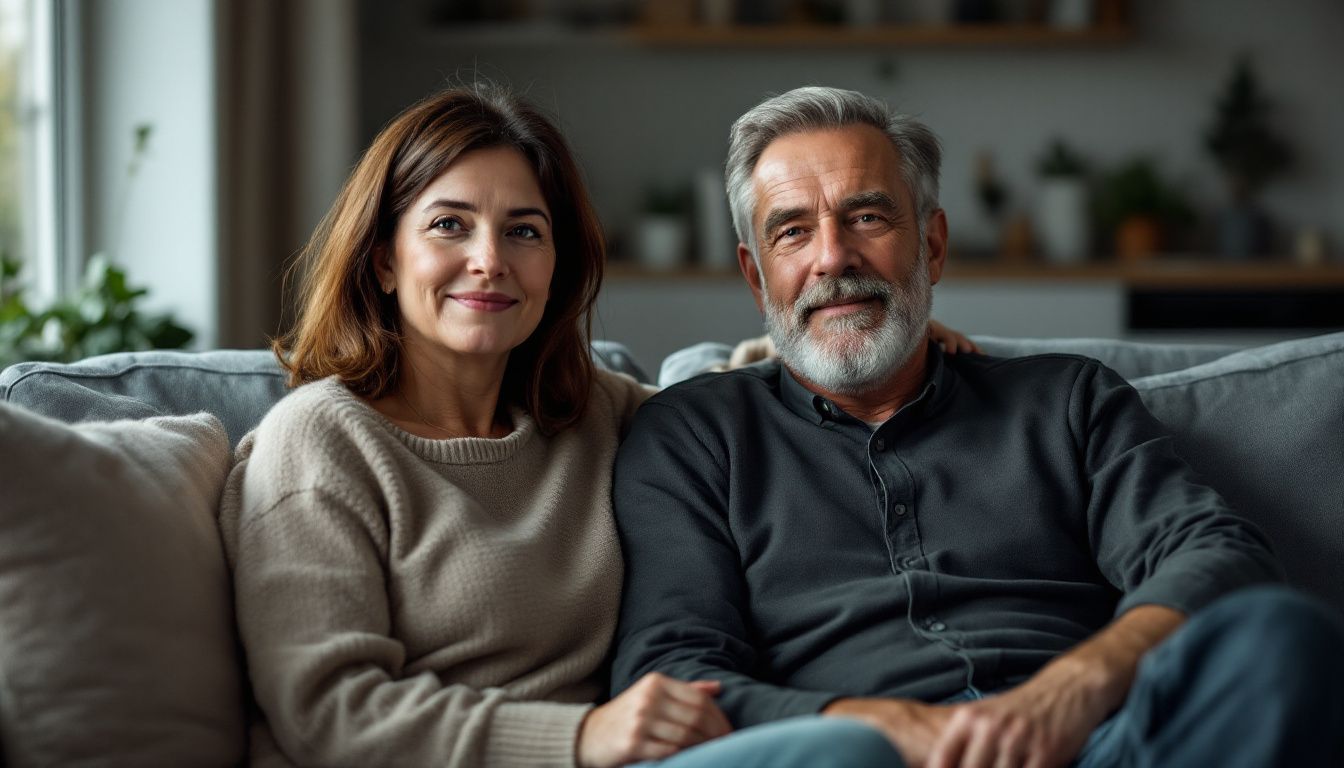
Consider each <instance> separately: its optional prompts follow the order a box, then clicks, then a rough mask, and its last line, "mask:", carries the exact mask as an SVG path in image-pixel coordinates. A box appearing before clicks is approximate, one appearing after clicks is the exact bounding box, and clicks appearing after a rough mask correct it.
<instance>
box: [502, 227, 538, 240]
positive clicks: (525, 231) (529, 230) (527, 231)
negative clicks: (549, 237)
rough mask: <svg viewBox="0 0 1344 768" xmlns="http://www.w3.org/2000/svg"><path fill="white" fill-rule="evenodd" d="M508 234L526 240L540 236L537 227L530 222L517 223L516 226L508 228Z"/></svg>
mask: <svg viewBox="0 0 1344 768" xmlns="http://www.w3.org/2000/svg"><path fill="white" fill-rule="evenodd" d="M509 234H511V235H513V236H514V237H521V238H524V239H526V240H536V239H539V238H540V237H541V232H538V231H537V228H536V227H534V226H532V225H531V224H519V225H518V226H516V227H514V228H513V229H511V230H509Z"/></svg>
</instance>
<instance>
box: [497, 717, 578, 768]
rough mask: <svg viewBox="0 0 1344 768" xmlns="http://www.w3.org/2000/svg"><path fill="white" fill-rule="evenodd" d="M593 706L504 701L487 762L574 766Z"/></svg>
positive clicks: (499, 764) (514, 764)
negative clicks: (581, 728)
mask: <svg viewBox="0 0 1344 768" xmlns="http://www.w3.org/2000/svg"><path fill="white" fill-rule="evenodd" d="M592 708H593V705H591V704H557V703H552V702H543V701H519V702H507V703H504V704H500V705H499V706H498V707H497V708H496V709H495V712H494V717H493V722H492V727H491V728H490V736H489V737H488V739H487V741H486V744H485V764H486V765H491V766H495V765H498V766H519V767H520V768H521V767H522V766H564V767H565V768H571V766H573V765H574V758H575V754H576V747H575V742H576V741H577V740H578V736H579V724H580V723H582V722H583V718H584V716H585V715H587V714H588V711H589V710H591V709H592Z"/></svg>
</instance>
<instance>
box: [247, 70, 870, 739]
mask: <svg viewBox="0 0 1344 768" xmlns="http://www.w3.org/2000/svg"><path fill="white" fill-rule="evenodd" d="M603 258H604V253H603V244H602V236H601V230H600V228H599V225H598V221H597V219H596V216H595V215H594V213H593V210H592V207H591V205H590V204H589V200H588V196H587V193H586V191H585V190H584V188H583V185H582V183H581V181H580V176H579V172H578V168H577V166H576V165H575V163H574V160H573V158H572V156H571V154H570V152H569V150H568V148H567V147H566V145H565V142H564V140H563V139H562V138H561V136H560V134H559V133H558V132H557V131H556V129H555V128H554V127H553V126H552V125H551V124H550V123H549V122H547V121H546V120H545V119H544V118H542V117H541V116H540V115H539V114H538V113H536V112H535V111H534V110H532V109H531V108H529V107H528V106H526V105H524V104H522V103H520V102H518V101H516V100H514V99H512V98H511V97H508V96H506V95H503V94H500V93H497V92H494V91H491V90H484V89H459V90H450V91H445V92H443V93H440V94H438V95H436V96H434V97H432V98H430V99H427V100H425V101H424V102H421V103H420V104H417V105H415V106H413V107H411V108H410V109H409V110H407V111H406V112H404V113H403V114H402V115H400V116H399V117H397V118H396V119H395V120H394V121H393V122H392V123H390V124H389V125H388V126H387V127H386V128H385V129H384V130H383V131H382V132H381V133H380V134H379V136H378V137H377V138H376V139H375V140H374V142H373V144H372V146H371V147H370V148H369V150H368V151H367V153H366V154H365V155H364V157H363V158H362V159H361V161H360V163H359V164H358V166H357V167H356V168H355V170H354V172H353V174H352V175H351V177H350V179H349V181H348V182H347V183H346V185H345V188H344V189H343V190H342V192H341V194H340V197H339V198H338V199H337V201H336V203H335V205H334V206H333V208H332V210H331V211H330V213H329V214H328V215H327V217H326V218H325V220H324V221H323V223H322V225H321V226H320V227H319V228H318V230H317V232H316V233H315V234H314V236H313V239H312V241H311V242H310V243H309V246H308V248H307V250H306V261H307V262H308V273H307V275H306V277H305V282H304V285H303V293H302V296H303V301H302V308H301V313H300V317H299V320H298V323H297V325H296V327H295V328H294V330H293V331H292V332H290V333H289V334H287V335H286V336H285V337H283V338H282V339H280V340H279V341H277V343H276V344H275V351H276V353H277V355H278V356H279V357H280V359H281V363H282V364H283V365H284V366H285V367H286V368H287V369H288V371H289V375H290V383H291V385H294V386H297V389H296V390H295V391H294V392H293V394H291V395H290V396H289V397H287V398H285V399H284V400H282V401H281V402H280V403H279V404H278V405H277V406H276V407H275V409H274V410H272V411H271V413H270V414H268V415H267V417H266V418H265V420H264V421H263V422H262V423H261V425H260V426H259V427H258V428H257V429H256V430H255V431H254V432H253V433H252V434H251V435H249V436H248V437H247V438H245V439H244V441H243V443H242V444H241V445H240V447H239V454H238V459H239V460H238V463H237V464H236V466H235V468H234V470H233V473H232V474H231V476H230V479H229V483H228V486H227V488H226V491H225V498H224V501H223V503H222V512H221V528H222V530H223V535H224V540H225V547H226V551H227V554H228V557H229V560H230V563H231V565H232V567H233V570H234V579H235V591H236V602H237V616H238V623H239V631H240V634H241V637H242V641H243V644H244V648H245V650H246V655H247V661H248V669H249V675H250V678H251V682H252V687H253V691H254V696H255V699H256V703H257V704H258V710H259V711H258V717H257V718H256V723H255V726H254V728H253V759H254V762H271V761H274V762H278V763H284V762H287V761H293V762H296V763H300V764H309V763H311V764H321V765H345V764H350V765H388V764H394V763H395V764H403V763H404V764H408V765H431V764H435V765H442V764H449V765H472V766H476V765H570V764H578V765H584V766H614V765H622V764H626V763H630V762H634V761H639V760H652V759H662V758H666V757H668V756H670V755H673V754H674V753H677V752H679V751H680V750H683V749H685V748H686V747H691V746H693V745H696V744H700V743H701V742H705V741H708V740H711V739H716V738H717V737H719V736H723V735H725V734H727V733H728V732H729V730H730V726H729V724H728V721H727V720H726V718H725V717H724V716H723V714H722V712H720V711H719V709H718V707H717V706H715V704H714V694H715V693H716V691H717V687H716V686H717V684H716V683H712V682H681V681H675V680H670V679H667V678H665V677H662V676H658V675H650V676H649V677H646V678H645V679H644V680H642V681H641V682H640V683H639V684H638V685H636V686H634V687H633V688H631V689H630V690H629V691H627V692H626V693H624V694H622V695H621V696H618V697H617V698H615V699H613V700H611V701H609V702H607V703H605V704H602V705H601V706H594V705H593V704H592V703H591V702H593V701H594V700H596V699H598V698H599V697H600V695H601V693H602V691H603V688H604V681H603V680H602V671H603V669H602V665H603V659H604V656H605V654H606V651H607V645H608V643H609V641H610V639H611V637H612V634H613V631H614V629H615V625H616V619H617V605H618V600H619V592H620V587H621V575H622V563H621V557H620V552H619V550H618V543H617V538H616V534H615V530H614V526H613V523H612V519H611V509H610V473H611V472H610V471H611V464H612V460H613V458H614V455H615V450H616V446H617V441H618V439H619V437H620V435H621V433H622V430H623V429H624V428H625V426H626V424H627V423H628V422H629V420H630V417H631V415H632V414H633V412H634V410H635V408H636V407H638V405H639V403H640V402H641V401H642V400H643V398H644V397H645V396H646V394H647V393H646V391H645V390H644V389H643V388H642V387H640V386H639V385H638V384H636V383H635V382H634V381H633V380H630V379H628V378H626V377H622V376H618V375H615V374H609V373H605V372H602V371H595V370H594V368H593V365H592V363H591V362H590V359H589V356H588V351H587V340H588V329H589V320H588V318H589V312H590V310H591V307H592V303H593V299H594V297H595V295H596V293H597V290H598V285H599V283H600V280H601V274H602V264H603ZM816 720H817V721H818V722H816V723H812V724H810V725H809V728H810V729H811V731H810V732H807V729H803V730H802V731H799V730H797V729H794V730H793V731H791V733H804V732H807V733H809V734H810V735H808V736H807V738H810V739H812V740H813V743H816V744H823V743H824V744H826V745H827V748H828V749H827V751H828V752H829V753H831V755H832V756H833V754H834V753H835V746H836V745H837V744H848V745H849V746H848V747H847V748H846V751H845V752H844V754H847V755H848V756H849V757H850V758H851V759H847V760H846V761H845V764H851V765H854V764H857V765H864V764H866V763H864V762H863V761H864V760H865V759H869V758H867V757H865V755H871V756H873V757H872V758H871V759H877V760H889V759H890V755H891V754H894V753H891V752H890V751H889V750H890V745H886V744H885V740H883V739H881V738H880V737H876V738H875V736H876V734H877V732H876V731H873V730H871V729H868V728H867V727H866V726H861V725H858V724H857V723H848V722H842V721H837V720H831V721H829V722H824V723H823V722H820V720H821V719H820V718H817V719H816ZM750 738H751V737H750V736H749V735H748V736H746V737H745V738H744V736H739V735H735V736H733V737H730V738H727V739H717V740H716V741H714V742H713V743H711V744H707V745H704V746H701V747H699V748H698V749H691V750H688V751H686V752H682V753H681V755H678V756H677V757H676V758H673V761H672V762H670V763H669V764H673V763H675V762H676V761H680V760H685V761H688V762H685V763H684V764H685V765H700V764H712V763H714V762H716V761H717V762H724V761H726V760H732V761H736V760H737V758H734V757H725V755H731V754H732V753H731V752H724V751H723V750H725V749H732V748H733V745H734V743H735V742H736V743H737V744H738V745H739V746H738V747H737V748H738V749H743V747H741V746H740V745H741V744H744V743H745V744H747V745H748V747H747V748H748V749H749V751H751V752H752V753H753V754H760V753H762V752H768V750H769V749H774V748H779V749H784V748H786V747H787V748H788V750H789V754H791V755H793V759H795V760H798V759H801V760H804V761H806V760H808V758H807V753H806V752H805V751H804V750H802V749H801V747H799V746H798V745H796V744H794V745H790V744H789V742H788V739H787V738H771V739H767V740H765V741H764V742H761V741H760V740H759V737H757V739H758V741H756V742H752V741H750ZM790 738H792V737H790ZM714 750H719V751H718V752H717V753H716V752H715V751H714ZM716 755H717V756H716ZM828 759H833V757H828ZM695 760H701V761H702V762H698V763H697V762H692V761H695ZM704 760H708V761H709V762H703V761H704ZM773 762H775V764H787V763H786V762H784V761H782V760H775V761H773ZM799 764H804V763H799ZM813 764H817V763H813Z"/></svg>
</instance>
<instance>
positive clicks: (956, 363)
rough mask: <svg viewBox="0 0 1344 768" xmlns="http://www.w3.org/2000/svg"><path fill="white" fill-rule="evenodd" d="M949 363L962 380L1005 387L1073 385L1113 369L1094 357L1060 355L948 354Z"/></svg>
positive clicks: (1054, 353) (1049, 353)
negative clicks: (1097, 372) (1016, 384)
mask: <svg viewBox="0 0 1344 768" xmlns="http://www.w3.org/2000/svg"><path fill="white" fill-rule="evenodd" d="M946 361H947V362H946V365H948V366H950V367H951V368H952V369H953V370H954V371H955V372H956V374H957V375H958V376H959V377H960V378H962V379H969V380H972V381H982V382H986V383H999V384H1004V385H1010V384H1013V383H1021V384H1024V385H1043V384H1049V383H1055V384H1057V385H1061V386H1063V385H1071V384H1072V383H1073V382H1074V381H1076V380H1077V378H1078V376H1079V375H1081V374H1084V373H1092V372H1096V371H1109V370H1110V369H1108V368H1106V366H1104V365H1103V364H1102V363H1101V362H1100V361H1097V360H1095V359H1093V358H1090V357H1086V356H1084V355H1070V354H1064V353H1060V352H1048V353H1044V354H1039V355H1024V356H1022V357H992V356H990V355H980V354H967V353H960V354H956V355H948V356H947V357H946Z"/></svg>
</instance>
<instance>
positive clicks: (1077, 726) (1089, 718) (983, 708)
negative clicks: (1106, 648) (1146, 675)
mask: <svg viewBox="0 0 1344 768" xmlns="http://www.w3.org/2000/svg"><path fill="white" fill-rule="evenodd" d="M1061 661H1062V659H1061ZM953 710H954V711H953V713H952V716H951V717H950V718H949V719H948V721H947V725H946V726H945V727H944V728H943V731H942V733H941V734H939V736H938V740H937V742H936V743H935V744H934V746H933V749H932V751H931V753H930V754H929V759H928V762H927V763H926V766H927V768H1010V767H1012V768H1016V767H1017V766H1026V768H1056V766H1062V765H1067V764H1068V763H1069V761H1071V760H1073V759H1074V758H1075V757H1077V756H1078V752H1079V751H1080V750H1081V749H1082V748H1083V745H1084V744H1086V743H1087V738H1088V736H1089V735H1090V734H1091V733H1092V731H1093V730H1094V729H1095V728H1096V727H1097V726H1098V725H1100V724H1101V721H1102V720H1104V719H1106V716H1107V715H1108V714H1110V711H1111V706H1110V700H1109V697H1108V696H1107V695H1106V693H1105V685H1104V681H1103V680H1102V678H1101V676H1100V675H1098V674H1095V670H1092V669H1088V668H1084V667H1080V666H1074V665H1072V664H1069V663H1064V664H1056V665H1052V666H1051V667H1047V668H1046V669H1044V670H1042V671H1041V674H1038V675H1037V676H1035V677H1033V678H1032V679H1030V680H1028V681H1027V682H1025V683H1023V684H1022V685H1020V686H1018V687H1016V688H1014V689H1012V690H1010V691H1007V692H1006V693H1003V694H1001V695H998V696H991V697H989V698H987V699H983V700H981V701H974V702H968V703H965V704H958V705H956V706H954V707H953Z"/></svg>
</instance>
